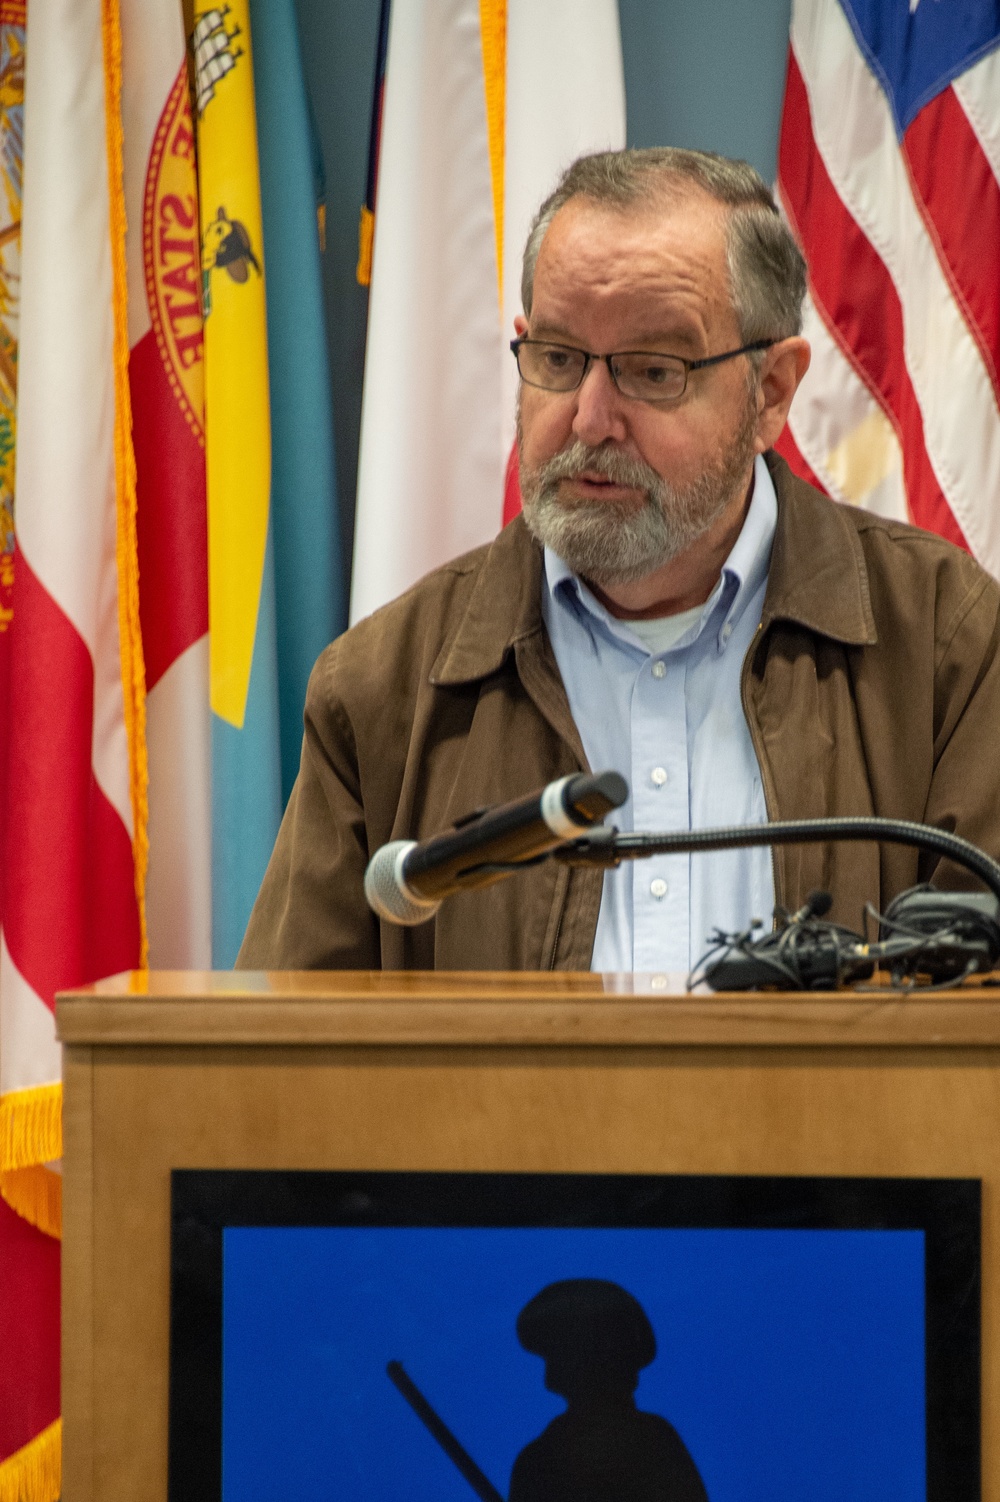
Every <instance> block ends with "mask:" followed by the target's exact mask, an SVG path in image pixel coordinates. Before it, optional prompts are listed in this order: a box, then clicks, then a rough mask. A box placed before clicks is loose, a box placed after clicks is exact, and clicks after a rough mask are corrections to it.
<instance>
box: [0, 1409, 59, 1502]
mask: <svg viewBox="0 0 1000 1502" xmlns="http://www.w3.org/2000/svg"><path fill="white" fill-rule="evenodd" d="M61 1491H62V1419H56V1421H55V1423H54V1424H50V1425H49V1426H48V1428H47V1429H43V1430H42V1432H41V1434H36V1435H35V1437H34V1439H32V1440H29V1441H28V1443H27V1444H26V1445H22V1447H21V1449H20V1450H15V1451H14V1453H13V1455H9V1456H8V1457H7V1459H6V1460H4V1461H0V1502H59V1494H60V1492H61Z"/></svg>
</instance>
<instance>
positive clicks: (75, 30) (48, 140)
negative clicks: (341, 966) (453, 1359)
mask: <svg viewBox="0 0 1000 1502" xmlns="http://www.w3.org/2000/svg"><path fill="white" fill-rule="evenodd" d="M22 87H23V93H22ZM22 98H23V159H22V119H21V108H22V103H21V102H22ZM22 168H23V171H22ZM0 177H2V180H3V189H4V191H3V193H0V1195H2V1203H0V1350H2V1353H3V1354H2V1359H0V1499H2V1502H7V1499H8V1498H11V1499H13V1498H17V1499H18V1502H23V1499H31V1502H35V1499H38V1502H41V1499H50V1498H51V1499H54V1498H56V1497H58V1496H59V1492H60V1456H59V1350H58V1319H59V1309H58V1293H59V1289H58V1236H59V1233H60V1211H61V1198H60V1192H59V1190H60V1179H59V1175H58V1171H57V1169H58V1159H59V1157H60V1154H61V1150H62V1144H61V1093H62V1092H61V1085H60V1074H61V1064H60V1055H59V1048H58V1044H57V1041H56V1037H55V1025H54V1000H55V995H56V992H57V991H58V990H60V989H63V988H65V987H68V986H74V985H79V984H81V983H85V982H88V981H91V980H96V979H98V978H100V977H102V976H105V975H108V974H112V973H114V972H116V971H120V970H126V969H130V968H135V967H141V966H143V965H144V964H145V963H146V960H147V953H148V951H149V948H150V945H149V944H148V943H147V938H146V892H147V867H148V871H149V894H150V904H149V908H150V920H149V930H150V935H151V943H152V948H153V951H154V958H155V959H156V960H157V962H158V963H160V964H169V963H177V964H197V963H204V962H206V961H207V957H208V947H207V942H208V935H209V933H210V912H209V910H208V896H209V894H208V868H209V858H208V849H207V844H208V841H207V835H206V833H205V831H206V830H207V828H208V811H207V797H208V791H207V771H208V745H207V713H208V711H207V692H206V688H205V682H206V678H205V666H206V661H207V653H206V650H205V633H206V629H207V586H206V578H207V574H206V556H205V554H206V542H205V514H204V460H203V454H202V433H201V423H202V394H201V390H202V388H201V307H200V257H199V253H198V237H197V223H198V210H197V197H196V190H195V174H194V151H193V136H192V130H191V118H190V103H189V99H188V92H187V75H186V69H185V63H184V38H183V26H182V19H181V10H180V3H179V0H141V3H140V0H44V3H39V4H37V5H33V7H32V10H31V14H30V16H29V17H28V20H27V28H26V32H25V25H24V14H23V9H22V11H21V12H20V14H18V12H17V11H16V10H13V9H11V8H10V5H9V0H4V4H3V8H2V9H0ZM22 180H23V194H22ZM22 203H23V212H22ZM126 223H127V224H128V231H127V232H126ZM19 229H20V245H19V246H18V230H19ZM18 250H19V256H20V259H19V265H18V259H17V257H18ZM18 272H19V274H20V275H19V278H18ZM15 388H16V406H15ZM133 433H134V441H133ZM140 576H141V598H140ZM147 688H148V690H149V698H148V711H149V723H150V737H149V741H148V743H147V733H146V726H147ZM199 712H200V718H199ZM147 745H148V752H147ZM168 767H169V768H171V769H172V770H171V774H170V776H169V777H167V776H165V775H164V769H166V768H168ZM150 768H152V774H153V775H152V781H150V777H149V770H150ZM192 825H194V826H195V829H196V830H197V833H196V834H195V835H194V837H193V838H192V839H191V840H190V841H186V836H187V833H188V831H189V830H191V828H192ZM150 839H152V842H153V848H152V851H150V848H149V846H150ZM185 847H186V848H185ZM182 850H183V851H184V854H183V856H181V854H180V853H179V852H180V851H182ZM199 882H200V885H199ZM167 935H169V938H167V937H164V936H167ZM202 939H204V943H202V942H201V941H202ZM157 950H158V951H159V952H158V953H157Z"/></svg>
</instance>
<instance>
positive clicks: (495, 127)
mask: <svg viewBox="0 0 1000 1502" xmlns="http://www.w3.org/2000/svg"><path fill="white" fill-rule="evenodd" d="M479 32H480V36H481V37H482V45H483V82H484V84H485V88H486V129H487V132H488V136H489V144H490V177H491V179H492V182H493V228H494V231H495V233H496V242H497V284H498V291H499V295H500V312H501V317H502V316H503V179H504V159H505V146H506V128H507V0H479Z"/></svg>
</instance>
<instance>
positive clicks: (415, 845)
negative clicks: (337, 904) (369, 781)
mask: <svg viewBox="0 0 1000 1502" xmlns="http://www.w3.org/2000/svg"><path fill="white" fill-rule="evenodd" d="M627 797H628V783H627V782H626V781H625V779H624V777H622V776H621V775H620V774H619V773H618V772H601V773H600V774H599V775H598V776H596V777H592V776H591V775H590V774H589V773H587V772H576V773H573V774H572V775H571V776H569V777H560V778H559V779H558V780H557V781H556V782H550V783H549V784H548V786H547V787H544V788H543V789H542V790H541V792H540V793H533V794H532V795H531V797H530V798H521V799H518V800H517V801H516V802H514V803H504V804H501V805H499V806H498V807H496V808H487V809H479V810H477V811H476V813H474V814H470V815H467V816H466V818H464V819H461V820H459V822H458V823H457V824H456V825H455V827H454V828H453V829H450V830H448V831H447V832H446V833H445V834H438V835H435V836H434V837H433V838H432V839H429V840H419V841H418V840H393V841H392V842H391V843H390V844H388V845H383V846H382V847H381V848H380V849H379V850H376V852H375V854H374V855H373V856H372V858H371V860H370V861H369V862H368V868H367V870H366V871H365V897H366V898H367V901H368V906H369V907H370V908H371V909H372V911H373V912H375V913H377V914H378V916H379V917H380V918H384V919H386V921H387V922H389V923H402V924H416V923H426V921H427V919H428V918H430V917H432V916H433V914H434V913H435V912H436V911H437V909H438V907H439V906H440V904H441V900H442V898H444V897H448V896H450V894H451V893H452V892H459V891H461V890H462V888H463V887H466V886H468V887H473V886H474V887H483V886H488V885H489V884H490V883H491V882H493V881H499V880H500V878H501V877H502V876H508V875H510V868H511V866H516V865H525V864H530V863H531V862H532V861H533V860H535V859H537V858H538V857H539V856H543V855H546V854H547V853H548V852H549V851H550V850H552V849H554V848H555V847H556V846H557V845H561V844H563V843H565V842H566V841H567V840H575V839H577V838H578V837H579V836H580V835H581V834H583V833H584V832H585V831H586V830H588V829H592V828H593V826H594V825H595V824H600V822H601V821H602V820H603V818H604V816H605V815H606V814H608V813H610V811H611V810H612V809H613V808H620V807H621V805H622V804H623V803H624V802H625V800H626V798H627ZM492 867H496V868H497V869H496V870H495V871H494V870H492V869H491V868H492Z"/></svg>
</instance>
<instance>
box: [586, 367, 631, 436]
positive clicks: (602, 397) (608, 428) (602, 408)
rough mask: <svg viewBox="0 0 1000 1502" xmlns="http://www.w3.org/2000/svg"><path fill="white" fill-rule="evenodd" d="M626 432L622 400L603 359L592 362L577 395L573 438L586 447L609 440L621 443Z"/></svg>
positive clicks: (626, 425)
mask: <svg viewBox="0 0 1000 1502" xmlns="http://www.w3.org/2000/svg"><path fill="white" fill-rule="evenodd" d="M627 433H628V423H627V421H626V417H625V398H624V397H623V396H622V394H621V392H620V391H619V390H618V387H617V386H616V385H615V383H614V381H613V380H612V379H611V372H610V370H609V369H608V366H607V362H606V361H605V360H592V361H591V362H590V366H589V368H588V370H587V373H586V375H585V376H584V378H583V381H582V382H581V384H580V386H579V387H578V389H577V392H576V411H575V412H574V414H573V436H574V437H575V438H578V439H579V440H580V442H581V443H585V444H587V446H588V447H589V448H596V447H597V445H598V444H600V443H604V442H605V441H606V440H607V439H612V440H613V441H614V442H616V443H623V442H624V441H625V438H626V436H627Z"/></svg>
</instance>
